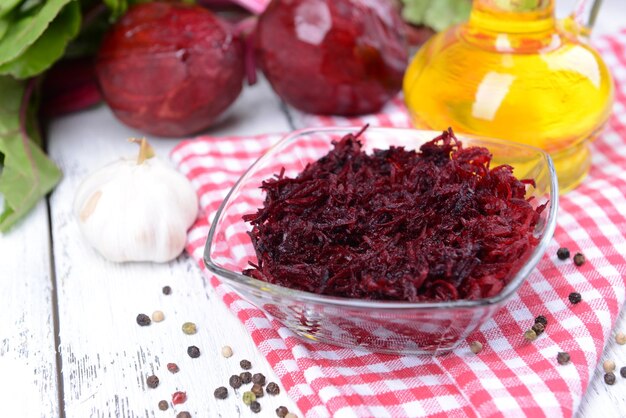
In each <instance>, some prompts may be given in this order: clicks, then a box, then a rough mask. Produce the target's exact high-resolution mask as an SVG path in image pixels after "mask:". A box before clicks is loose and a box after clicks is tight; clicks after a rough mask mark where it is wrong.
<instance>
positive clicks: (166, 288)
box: [163, 286, 172, 295]
mask: <svg viewBox="0 0 626 418" xmlns="http://www.w3.org/2000/svg"><path fill="white" fill-rule="evenodd" d="M163 294H164V295H171V294H172V288H171V287H169V286H163Z"/></svg>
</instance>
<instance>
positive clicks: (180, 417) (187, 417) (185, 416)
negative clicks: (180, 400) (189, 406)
mask: <svg viewBox="0 0 626 418" xmlns="http://www.w3.org/2000/svg"><path fill="white" fill-rule="evenodd" d="M176 418H191V414H190V413H189V412H187V411H181V412H179V413H178V414H177V415H176Z"/></svg>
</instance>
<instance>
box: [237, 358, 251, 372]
mask: <svg viewBox="0 0 626 418" xmlns="http://www.w3.org/2000/svg"><path fill="white" fill-rule="evenodd" d="M239 366H241V368H242V369H244V370H250V369H251V368H252V363H250V361H248V360H241V361H240V362H239Z"/></svg>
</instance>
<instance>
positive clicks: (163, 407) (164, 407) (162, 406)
mask: <svg viewBox="0 0 626 418" xmlns="http://www.w3.org/2000/svg"><path fill="white" fill-rule="evenodd" d="M169 407H170V405H169V404H168V403H167V401H166V400H162V401H159V409H160V410H161V411H167V409H168V408H169Z"/></svg>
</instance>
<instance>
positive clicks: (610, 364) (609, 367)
mask: <svg viewBox="0 0 626 418" xmlns="http://www.w3.org/2000/svg"><path fill="white" fill-rule="evenodd" d="M602 368H603V369H604V371H605V372H606V373H608V372H612V371H614V370H615V362H614V361H613V360H605V361H604V363H602Z"/></svg>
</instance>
